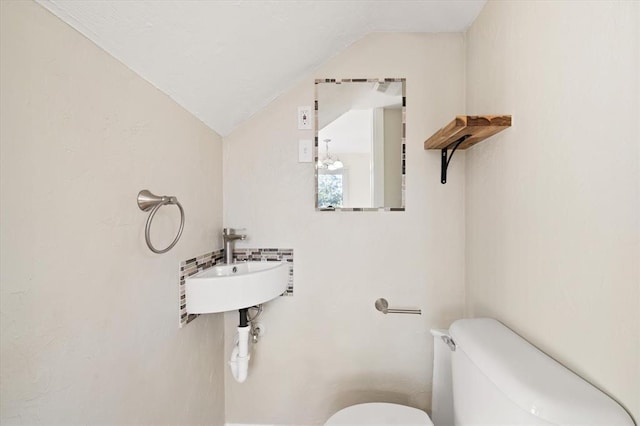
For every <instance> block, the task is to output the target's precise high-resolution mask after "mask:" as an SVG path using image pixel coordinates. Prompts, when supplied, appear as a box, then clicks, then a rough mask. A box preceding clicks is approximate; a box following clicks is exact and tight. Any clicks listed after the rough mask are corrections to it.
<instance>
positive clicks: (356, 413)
mask: <svg viewBox="0 0 640 426" xmlns="http://www.w3.org/2000/svg"><path fill="white" fill-rule="evenodd" d="M325 425H421V426H433V422H432V421H431V419H430V418H429V416H428V415H427V413H425V412H424V411H421V410H418V409H417V408H412V407H407V406H404V405H399V404H389V403H386V402H372V403H367V404H357V405H352V406H351V407H347V408H343V409H342V410H340V411H338V412H337V413H335V414H334V415H333V416H331V417H330V418H329V420H327V422H326V423H325Z"/></svg>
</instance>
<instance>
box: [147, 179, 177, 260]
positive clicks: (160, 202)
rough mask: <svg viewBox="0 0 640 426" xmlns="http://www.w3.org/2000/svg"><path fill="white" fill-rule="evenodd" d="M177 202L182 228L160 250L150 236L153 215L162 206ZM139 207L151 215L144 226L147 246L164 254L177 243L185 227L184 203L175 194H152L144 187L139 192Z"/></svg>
mask: <svg viewBox="0 0 640 426" xmlns="http://www.w3.org/2000/svg"><path fill="white" fill-rule="evenodd" d="M169 204H175V205H176V206H178V208H179V209H180V229H179V230H178V235H176V238H175V239H174V240H173V242H172V243H171V244H169V247H167V248H165V249H163V250H158V249H157V248H155V247H154V246H153V244H151V239H150V238H149V230H150V229H151V221H153V217H154V216H155V215H156V212H157V211H158V210H159V209H160V207H162V206H164V205H169ZM138 207H140V210H142V211H145V212H148V211H150V213H149V217H148V218H147V224H146V226H145V227H144V239H145V240H146V241H147V246H149V250H151V251H152V252H154V253H158V254H162V253H166V252H168V251H169V250H171V249H172V248H173V246H175V245H176V243H177V242H178V240H179V239H180V237H181V236H182V230H183V229H184V209H183V208H182V205H181V204H180V203H179V202H178V199H177V198H176V197H173V196H168V195H163V196H161V197H160V196H158V195H154V194H152V193H151V192H150V191H149V190H148V189H143V190H142V191H140V192H139V193H138Z"/></svg>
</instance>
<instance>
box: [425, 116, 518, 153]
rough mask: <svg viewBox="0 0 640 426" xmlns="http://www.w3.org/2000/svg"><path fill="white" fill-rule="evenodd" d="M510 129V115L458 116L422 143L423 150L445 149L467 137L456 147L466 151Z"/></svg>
mask: <svg viewBox="0 0 640 426" xmlns="http://www.w3.org/2000/svg"><path fill="white" fill-rule="evenodd" d="M508 127H511V116H510V115H458V116H456V118H455V119H454V120H453V121H452V122H451V123H449V124H447V125H446V126H445V127H443V128H442V129H440V130H438V131H437V132H436V133H434V135H433V136H431V137H430V138H429V139H427V140H426V141H425V142H424V149H447V148H449V147H450V146H451V145H453V144H454V143H456V142H457V141H458V140H459V139H460V138H462V137H464V136H469V137H468V138H467V139H466V140H465V141H464V142H462V143H461V144H460V146H458V149H467V148H469V147H470V146H473V145H475V144H477V143H478V142H481V141H483V140H485V139H487V138H488V137H490V136H493V135H495V134H496V133H498V132H500V131H502V130H504V129H506V128H508Z"/></svg>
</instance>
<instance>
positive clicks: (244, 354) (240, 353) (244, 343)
mask: <svg viewBox="0 0 640 426" xmlns="http://www.w3.org/2000/svg"><path fill="white" fill-rule="evenodd" d="M239 313H240V325H239V326H238V328H237V330H238V334H237V335H236V344H235V346H234V347H233V350H232V351H231V359H230V360H229V366H230V367H231V374H232V375H233V378H234V379H235V380H236V382H238V383H243V382H244V381H245V380H247V374H248V373H249V359H250V358H251V355H250V354H249V333H250V330H251V326H250V325H249V324H248V321H247V309H246V308H245V309H240V310H239Z"/></svg>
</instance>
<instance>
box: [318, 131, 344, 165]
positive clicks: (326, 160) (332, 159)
mask: <svg viewBox="0 0 640 426" xmlns="http://www.w3.org/2000/svg"><path fill="white" fill-rule="evenodd" d="M323 142H324V143H325V146H326V150H325V155H324V157H323V158H320V159H318V169H326V170H330V171H334V170H338V169H341V168H343V167H344V164H343V163H342V161H340V159H339V158H338V157H336V156H335V155H331V154H330V153H329V142H331V139H324V141H323Z"/></svg>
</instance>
